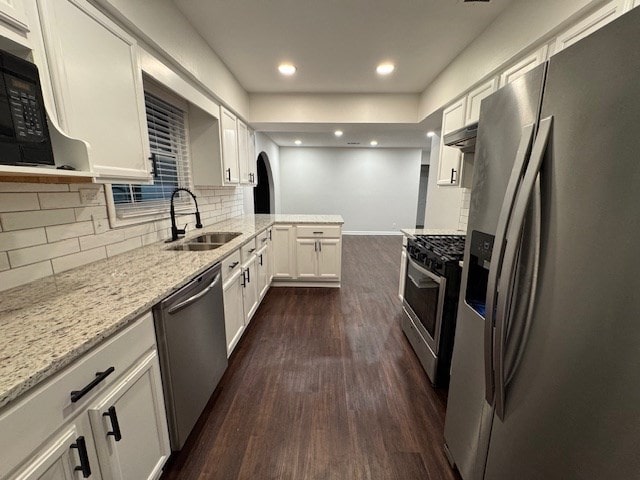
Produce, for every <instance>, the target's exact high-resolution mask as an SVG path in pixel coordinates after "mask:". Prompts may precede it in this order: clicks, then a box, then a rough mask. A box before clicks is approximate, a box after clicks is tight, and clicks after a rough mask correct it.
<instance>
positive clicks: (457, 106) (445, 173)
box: [438, 98, 466, 186]
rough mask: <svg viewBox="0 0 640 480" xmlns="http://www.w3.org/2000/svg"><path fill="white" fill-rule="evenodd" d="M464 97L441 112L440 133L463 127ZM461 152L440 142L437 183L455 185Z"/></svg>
mask: <svg viewBox="0 0 640 480" xmlns="http://www.w3.org/2000/svg"><path fill="white" fill-rule="evenodd" d="M465 104H466V99H464V98H462V99H460V100H458V101H457V102H456V103H454V104H453V105H451V106H450V107H448V108H446V109H445V110H444V112H443V114H442V135H443V137H444V135H446V134H447V133H450V132H452V131H454V130H457V129H459V128H462V127H464V123H465ZM461 163H462V152H460V150H459V149H457V148H454V147H447V146H446V145H445V144H444V142H443V143H441V144H440V161H439V163H438V185H443V186H456V185H458V183H459V179H460V165H461Z"/></svg>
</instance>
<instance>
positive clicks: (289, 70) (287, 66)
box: [278, 63, 297, 76]
mask: <svg viewBox="0 0 640 480" xmlns="http://www.w3.org/2000/svg"><path fill="white" fill-rule="evenodd" d="M296 70H297V68H296V66H295V65H292V64H291V63H281V64H280V65H278V71H279V72H280V73H281V74H282V75H287V76H291V75H293V74H294V73H296Z"/></svg>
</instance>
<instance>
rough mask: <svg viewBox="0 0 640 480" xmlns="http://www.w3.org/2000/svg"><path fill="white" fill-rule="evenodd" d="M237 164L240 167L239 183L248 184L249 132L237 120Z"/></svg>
mask: <svg viewBox="0 0 640 480" xmlns="http://www.w3.org/2000/svg"><path fill="white" fill-rule="evenodd" d="M238 163H239V167H240V183H242V184H245V185H246V184H249V183H251V181H250V179H249V130H248V129H247V126H246V125H245V124H244V123H243V122H242V121H240V120H238Z"/></svg>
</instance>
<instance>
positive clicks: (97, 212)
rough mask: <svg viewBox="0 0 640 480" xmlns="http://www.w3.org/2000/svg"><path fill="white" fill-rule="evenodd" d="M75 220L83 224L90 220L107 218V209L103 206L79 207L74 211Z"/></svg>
mask: <svg viewBox="0 0 640 480" xmlns="http://www.w3.org/2000/svg"><path fill="white" fill-rule="evenodd" d="M75 213H76V220H77V221H78V222H83V221H85V220H91V219H92V218H109V215H108V214H107V207H106V206H105V205H101V206H96V207H80V208H76V209H75Z"/></svg>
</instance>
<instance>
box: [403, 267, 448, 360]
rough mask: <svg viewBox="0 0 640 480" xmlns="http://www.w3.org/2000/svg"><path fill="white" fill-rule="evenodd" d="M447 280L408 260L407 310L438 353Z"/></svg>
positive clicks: (405, 303) (434, 351)
mask: <svg viewBox="0 0 640 480" xmlns="http://www.w3.org/2000/svg"><path fill="white" fill-rule="evenodd" d="M445 288H446V279H445V278H444V277H440V276H438V275H436V274H434V273H431V272H430V271H428V270H427V269H425V268H424V267H423V266H422V265H419V264H418V263H416V262H415V261H414V260H413V259H412V258H411V257H409V258H408V261H407V273H406V274H405V283H404V302H403V303H404V307H405V310H406V312H407V314H408V315H409V317H411V319H412V320H413V323H414V324H415V325H416V328H417V329H418V330H419V331H420V334H421V335H422V336H423V337H424V339H425V340H426V342H427V344H428V345H429V348H430V349H431V351H432V352H433V353H434V354H435V355H437V354H438V343H439V342H440V330H441V326H442V310H443V306H444V294H445Z"/></svg>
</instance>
